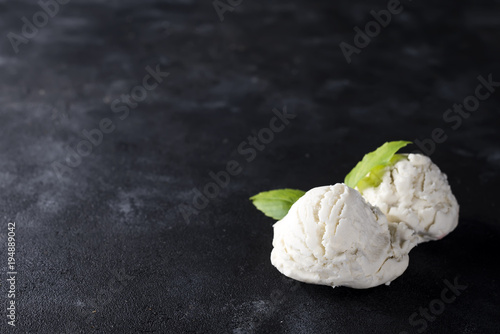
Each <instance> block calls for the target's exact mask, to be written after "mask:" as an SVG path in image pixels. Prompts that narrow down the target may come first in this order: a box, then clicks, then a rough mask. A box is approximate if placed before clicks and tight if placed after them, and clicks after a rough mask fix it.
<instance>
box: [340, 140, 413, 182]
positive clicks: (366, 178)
mask: <svg viewBox="0 0 500 334" xmlns="http://www.w3.org/2000/svg"><path fill="white" fill-rule="evenodd" d="M408 144H411V141H404V140H400V141H391V142H387V143H384V145H382V146H380V147H379V148H377V149H376V150H375V151H373V152H370V153H368V154H366V155H365V156H364V157H363V160H361V161H360V162H358V164H357V165H356V167H354V168H353V169H352V170H351V171H350V172H349V174H347V176H346V177H345V180H344V183H345V184H346V185H347V186H348V187H351V188H356V186H358V188H359V187H360V186H361V187H363V188H364V189H366V188H367V187H370V186H377V185H379V184H380V182H381V181H382V179H381V177H382V175H383V173H382V172H383V169H384V167H385V166H388V165H390V164H391V163H394V162H395V161H396V160H397V159H399V158H400V157H399V156H397V155H396V156H395V154H396V152H397V151H399V150H400V149H401V148H403V147H405V146H406V145H408ZM369 173H370V175H368V174H369ZM362 180H363V182H361V183H360V181H362Z"/></svg>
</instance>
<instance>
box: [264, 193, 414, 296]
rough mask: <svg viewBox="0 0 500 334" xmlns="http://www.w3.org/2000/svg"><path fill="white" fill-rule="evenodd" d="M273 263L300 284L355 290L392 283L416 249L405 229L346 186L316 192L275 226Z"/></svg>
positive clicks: (412, 237) (410, 235) (306, 197)
mask: <svg viewBox="0 0 500 334" xmlns="http://www.w3.org/2000/svg"><path fill="white" fill-rule="evenodd" d="M273 227H274V239H273V247H274V248H273V250H272V252H271V262H272V264H273V265H274V266H275V267H276V268H277V269H278V270H279V271H280V272H281V273H283V274H284V275H286V276H288V277H290V278H293V279H296V280H298V281H302V282H306V283H313V284H322V285H329V286H332V287H335V286H347V287H352V288H359V289H361V288H370V287H374V286H377V285H380V284H389V283H390V282H391V281H392V280H394V279H395V278H396V277H398V276H400V275H401V274H402V273H403V272H404V271H405V270H406V268H407V266H408V252H409V251H410V250H411V248H412V247H413V246H414V245H415V244H416V240H415V234H414V231H413V230H411V229H409V228H407V226H406V225H405V224H389V223H388V222H387V220H386V218H385V216H384V215H383V214H382V213H381V212H380V211H379V210H378V209H377V208H375V207H373V206H371V205H369V204H368V203H367V202H366V201H365V200H364V199H363V197H362V196H361V194H360V193H359V192H358V191H356V190H354V189H352V188H349V187H347V186H346V185H344V184H336V185H334V186H324V187H318V188H313V189H311V190H309V191H308V192H307V193H306V194H305V195H304V196H302V197H301V198H300V199H299V200H298V201H297V202H295V203H294V204H293V205H292V207H291V209H290V211H289V212H288V214H287V215H286V216H285V217H284V218H283V219H282V220H280V221H278V222H277V223H276V224H274V226H273Z"/></svg>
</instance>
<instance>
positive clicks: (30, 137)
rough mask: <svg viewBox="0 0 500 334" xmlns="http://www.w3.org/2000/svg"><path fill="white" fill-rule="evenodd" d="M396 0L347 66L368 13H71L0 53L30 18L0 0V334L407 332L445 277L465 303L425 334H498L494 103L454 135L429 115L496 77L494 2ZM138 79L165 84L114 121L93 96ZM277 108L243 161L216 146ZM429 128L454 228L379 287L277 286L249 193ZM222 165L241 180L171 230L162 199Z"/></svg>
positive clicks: (156, 7) (315, 173)
mask: <svg viewBox="0 0 500 334" xmlns="http://www.w3.org/2000/svg"><path fill="white" fill-rule="evenodd" d="M403 4H404V10H403V12H402V13H400V14H398V15H395V16H393V19H392V22H391V23H390V25H389V26H388V27H386V28H383V29H382V31H381V32H380V35H378V36H376V37H375V38H373V40H372V42H371V43H370V44H369V45H368V46H367V47H366V48H364V49H362V50H361V52H360V53H359V54H355V55H353V61H352V63H351V64H348V63H347V62H346V60H345V59H344V57H343V55H342V52H341V50H340V48H339V43H340V42H342V41H344V42H346V43H350V44H352V43H353V38H354V31H353V28H354V27H355V26H360V27H363V26H364V24H365V23H366V22H368V21H370V20H371V16H370V14H369V13H370V10H372V9H373V10H376V11H378V10H381V9H384V8H386V6H387V3H386V2H385V1H362V2H359V1H358V2H350V1H340V2H339V1H313V2H311V1H306V0H301V1H294V2H275V1H272V2H266V1H260V2H255V1H250V0H243V1H242V3H241V4H240V5H239V6H238V7H237V8H236V9H235V10H234V11H232V12H231V11H227V12H226V13H225V14H224V21H223V22H220V21H219V18H218V15H217V13H216V11H215V10H214V8H213V6H212V3H211V2H210V1H204V2H197V1H190V0H186V1H152V0H149V1H139V0H137V1H97V0H93V1H88V0H86V1H83V0H82V1H76V0H73V1H71V2H69V3H68V4H66V5H63V6H61V8H60V12H59V13H57V14H56V15H55V16H54V17H53V18H51V19H50V20H49V23H48V24H47V25H46V26H45V27H43V28H40V29H39V32H38V34H37V35H36V36H35V37H33V38H32V39H30V40H29V42H28V43H26V44H21V45H19V53H17V54H16V53H15V52H14V51H13V48H12V46H11V44H10V42H9V40H8V38H7V34H8V33H9V32H14V33H18V34H19V33H20V30H21V27H22V25H23V22H22V21H21V18H22V17H23V16H26V17H30V18H31V17H32V15H33V14H35V13H36V12H37V11H39V10H40V7H39V6H38V5H36V3H35V1H32V2H28V1H8V2H7V1H2V2H0V29H1V31H2V34H3V35H4V36H5V38H2V40H1V42H0V101H1V104H0V106H1V109H0V136H1V140H0V186H1V192H0V198H1V206H0V208H1V217H2V224H1V225H0V226H1V230H0V235H1V238H2V246H1V247H0V249H1V250H2V253H3V255H2V256H0V258H1V259H2V260H1V263H0V267H1V268H2V279H1V282H2V298H5V297H7V286H6V278H7V274H6V271H7V254H6V253H7V246H6V233H7V223H8V222H9V221H15V222H16V260H17V271H18V275H17V282H16V287H17V291H16V292H17V294H16V304H17V313H16V316H17V322H16V328H15V329H14V328H12V327H11V326H8V325H7V318H6V317H5V314H6V306H5V307H3V308H2V315H3V316H2V320H1V321H0V326H1V327H0V332H1V333H9V332H19V333H61V332H65V333H247V332H248V333H400V332H402V331H406V332H408V333H414V332H417V330H420V329H423V327H424V326H423V323H422V320H419V319H421V318H420V316H419V317H418V318H415V319H413V320H414V321H419V322H418V324H417V325H415V324H414V325H412V323H410V320H409V318H410V316H411V315H412V314H413V313H414V312H419V307H429V304H430V303H432V301H433V300H435V299H439V298H440V296H441V292H442V291H443V289H444V288H445V287H446V285H445V283H444V282H443V280H449V281H453V280H454V279H456V278H457V277H459V278H458V281H459V282H460V284H465V285H467V288H466V289H465V291H463V292H462V293H461V295H459V296H458V297H457V298H456V300H455V301H453V302H452V303H450V304H446V307H445V309H444V311H443V312H442V314H440V315H438V316H436V317H435V318H429V319H432V321H431V320H429V321H427V326H428V328H427V329H426V332H428V333H495V332H498V330H499V328H500V316H499V315H500V308H499V295H498V294H499V289H498V287H499V282H498V256H499V255H500V254H499V251H498V242H499V240H500V227H499V224H500V220H499V219H498V213H499V206H498V200H499V198H498V195H497V189H498V186H499V185H500V182H499V181H500V180H499V169H500V135H499V132H498V129H499V125H500V122H499V116H500V112H499V107H500V100H499V94H498V92H496V93H494V94H493V95H492V96H491V97H490V98H488V99H487V100H485V101H482V102H481V104H480V106H479V108H478V110H477V111H475V112H473V113H471V115H470V116H469V117H468V118H465V119H463V120H462V122H461V124H460V126H458V127H457V128H456V129H452V127H451V125H454V124H455V123H446V122H445V121H444V120H443V114H444V113H445V111H446V110H447V109H448V108H450V107H452V106H453V104H454V103H461V102H462V101H463V100H464V98H465V97H467V96H468V95H471V94H474V91H475V88H476V86H477V85H478V83H479V82H478V80H477V76H478V75H482V76H483V77H487V76H488V74H492V77H493V79H494V80H496V81H500V66H499V63H498V59H499V51H500V46H499V44H498V40H499V39H500V32H499V28H500V19H499V16H498V14H499V3H498V2H494V1H481V2H476V3H472V2H463V1H458V2H457V1H413V2H411V3H410V2H408V1H406V2H403ZM30 20H31V19H30ZM158 64H159V66H160V69H161V70H162V71H168V72H169V73H170V75H169V76H168V77H167V78H165V79H164V81H163V82H162V83H161V84H160V85H159V86H158V87H157V88H156V89H154V90H153V91H150V92H148V96H147V98H146V99H145V100H144V101H143V102H140V103H139V105H138V106H137V107H136V108H135V109H130V114H129V115H128V117H126V118H125V119H123V120H120V119H119V117H120V116H122V114H121V113H114V112H113V111H112V108H111V105H112V103H113V101H114V100H115V99H117V98H120V96H121V95H122V94H128V93H129V92H130V90H131V89H132V88H133V87H134V86H136V85H138V84H141V83H142V79H143V77H144V76H145V75H146V74H147V73H148V72H147V70H146V69H145V68H146V66H150V67H151V68H155V67H156V66H157V65H158ZM283 106H286V108H287V110H288V111H291V112H293V113H294V114H296V115H297V117H296V118H295V119H293V120H291V121H290V124H289V125H288V126H287V127H286V129H285V130H284V131H282V132H280V133H277V134H276V135H275V138H274V140H273V141H272V142H270V143H269V144H267V145H265V148H264V149H263V150H262V151H259V152H258V155H257V157H256V159H255V160H253V161H251V162H247V161H246V160H245V157H248V156H244V155H241V154H239V153H238V151H237V148H238V146H239V145H240V143H241V142H243V141H244V140H246V138H247V137H248V136H250V135H252V134H254V133H257V132H258V131H259V130H260V129H262V128H264V127H266V126H268V124H269V121H270V120H271V118H272V117H273V113H272V110H273V108H278V109H279V110H282V108H283ZM103 118H109V119H111V120H112V121H113V122H114V125H115V127H116V129H115V130H114V131H113V132H112V133H109V134H105V135H104V137H103V140H102V144H100V145H99V146H97V147H94V148H93V151H92V153H91V154H90V155H89V156H87V157H84V158H82V161H81V163H80V164H79V165H78V166H77V167H75V168H71V169H70V170H71V173H65V174H64V175H62V177H61V178H58V176H57V174H56V173H55V170H54V168H53V166H54V162H60V163H62V164H66V162H65V159H66V157H67V155H68V154H69V153H68V152H70V151H71V149H74V148H75V147H76V146H77V144H78V143H79V142H80V141H81V140H82V138H83V137H82V131H83V130H90V129H93V128H96V127H98V126H99V122H100V121H101V120H102V119H103ZM457 124H458V123H457ZM435 128H442V129H444V131H445V132H446V135H447V136H448V138H447V140H446V141H445V142H444V143H441V144H438V145H437V146H436V151H435V152H433V154H432V159H433V160H434V161H435V162H436V163H437V164H438V165H439V166H440V168H441V169H442V170H443V171H444V172H445V173H447V174H448V177H449V181H450V184H451V186H452V189H453V190H454V192H455V194H456V197H457V199H458V201H459V203H460V204H461V216H460V217H461V218H460V224H459V226H458V228H457V229H456V230H455V232H453V233H452V234H451V235H449V236H448V237H446V238H445V239H444V240H442V241H440V242H432V243H427V244H422V245H419V246H418V247H417V248H416V249H414V250H413V251H412V252H411V254H410V266H409V268H408V269H407V271H406V272H405V273H404V275H403V276H402V277H400V278H399V279H397V280H396V281H394V282H393V283H392V284H391V285H390V286H389V287H386V286H382V287H377V288H373V289H368V290H352V289H347V288H337V289H331V288H329V287H322V286H315V285H307V284H301V283H300V284H298V283H297V284H296V283H294V282H293V281H291V280H287V279H284V278H283V276H282V275H281V274H280V273H279V272H278V271H277V270H276V269H275V268H274V267H272V265H271V264H270V261H269V255H270V251H271V241H272V227H271V226H272V223H273V222H272V220H271V219H269V218H266V217H264V216H263V215H262V214H261V213H259V212H258V211H256V210H255V209H254V208H253V207H252V205H251V203H250V202H249V201H248V197H249V196H250V195H253V194H255V193H257V192H259V191H263V190H268V189H273V188H281V187H292V188H299V189H309V188H311V187H314V186H319V185H326V184H333V183H335V182H339V181H342V180H343V177H344V175H345V174H346V173H347V172H348V171H349V170H350V168H352V166H353V165H354V164H355V163H356V162H357V161H358V160H359V159H360V158H361V157H362V155H363V154H364V153H366V152H367V151H370V150H372V149H374V148H375V147H377V146H378V145H380V144H381V143H383V142H384V141H387V140H398V139H409V140H414V139H417V138H419V139H420V140H422V139H424V138H429V137H430V136H431V132H432V131H433V129H435ZM230 160H236V161H238V162H240V164H241V167H242V172H241V173H240V174H239V175H236V176H234V177H232V178H231V180H230V183H229V185H228V186H227V187H226V188H224V189H222V190H221V192H220V194H219V196H217V197H216V198H213V199H211V200H210V203H209V204H208V206H207V207H206V208H204V209H203V210H200V211H199V213H198V214H196V215H192V216H191V217H190V221H189V222H187V221H185V220H184V219H183V217H182V215H181V213H180V211H179V205H181V204H184V205H190V204H191V203H192V200H193V189H194V188H198V189H200V190H201V189H203V187H204V186H205V185H206V184H207V183H209V182H210V181H211V178H210V176H209V172H210V171H213V172H218V171H220V170H223V169H225V166H226V163H227V162H228V161H230ZM117 277H119V278H118V279H117ZM5 300H6V301H7V299H5ZM436 305H437V304H436Z"/></svg>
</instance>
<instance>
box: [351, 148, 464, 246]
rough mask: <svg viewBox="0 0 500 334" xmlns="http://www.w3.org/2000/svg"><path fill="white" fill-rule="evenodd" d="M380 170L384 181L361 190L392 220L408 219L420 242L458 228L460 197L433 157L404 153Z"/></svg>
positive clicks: (439, 237) (368, 199)
mask: <svg viewBox="0 0 500 334" xmlns="http://www.w3.org/2000/svg"><path fill="white" fill-rule="evenodd" d="M378 174H379V175H382V176H381V179H382V182H381V183H380V184H379V185H378V186H377V187H371V188H366V189H362V190H361V192H362V194H363V197H364V198H365V199H366V200H367V201H368V202H369V203H370V204H371V205H374V206H376V207H378V208H379V209H380V210H381V211H382V212H383V213H384V214H385V215H386V216H387V219H388V221H389V222H405V223H406V224H408V225H409V226H410V227H411V228H413V229H414V230H415V231H416V232H417V234H418V235H419V237H420V241H421V242H422V241H428V240H438V239H441V238H443V237H444V236H446V235H447V234H448V233H450V232H451V231H453V230H454V229H455V227H456V226H457V224H458V211H459V206H458V203H457V200H456V198H455V196H453V193H452V192H451V188H450V185H449V184H448V179H447V177H446V175H445V174H444V173H442V172H441V170H440V169H439V168H438V166H436V165H435V164H434V163H433V162H432V161H431V159H429V158H428V157H426V156H424V155H421V154H402V155H401V159H400V160H399V161H397V162H396V163H395V164H393V165H391V166H388V167H385V169H384V170H383V171H382V173H378Z"/></svg>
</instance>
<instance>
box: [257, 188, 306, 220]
mask: <svg viewBox="0 0 500 334" xmlns="http://www.w3.org/2000/svg"><path fill="white" fill-rule="evenodd" d="M305 193H306V192H305V191H302V190H296V189H277V190H270V191H264V192H261V193H258V194H257V195H255V196H252V197H250V200H251V201H252V202H253V205H255V207H256V208H257V209H259V210H260V211H262V212H263V213H264V214H265V215H266V216H268V217H271V218H274V219H276V220H280V219H282V218H283V217H285V216H286V214H287V213H288V211H289V210H290V208H291V207H292V204H293V203H295V202H296V201H297V200H298V199H299V198H301V197H302V196H303V195H304V194H305Z"/></svg>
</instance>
